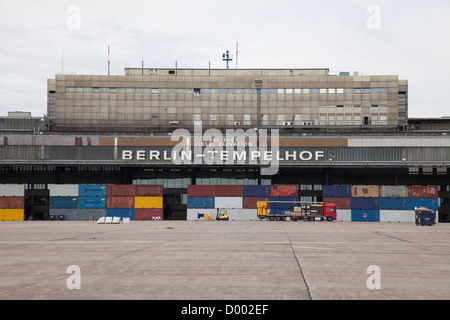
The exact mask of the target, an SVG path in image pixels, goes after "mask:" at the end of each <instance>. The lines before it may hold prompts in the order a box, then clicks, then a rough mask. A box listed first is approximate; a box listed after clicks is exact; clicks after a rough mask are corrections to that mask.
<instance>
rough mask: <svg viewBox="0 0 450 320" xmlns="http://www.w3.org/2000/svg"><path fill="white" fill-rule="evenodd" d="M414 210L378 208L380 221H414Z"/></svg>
mask: <svg viewBox="0 0 450 320" xmlns="http://www.w3.org/2000/svg"><path fill="white" fill-rule="evenodd" d="M414 221H415V212H414V210H380V222H414Z"/></svg>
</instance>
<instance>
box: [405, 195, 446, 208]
mask: <svg viewBox="0 0 450 320" xmlns="http://www.w3.org/2000/svg"><path fill="white" fill-rule="evenodd" d="M416 207H417V208H420V207H425V208H428V209H430V210H438V209H439V203H438V199H437V198H410V199H409V200H408V209H409V210H414V209H415V208H416Z"/></svg>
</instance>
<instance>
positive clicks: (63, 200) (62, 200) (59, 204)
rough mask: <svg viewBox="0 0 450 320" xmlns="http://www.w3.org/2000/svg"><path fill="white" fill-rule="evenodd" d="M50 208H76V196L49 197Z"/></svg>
mask: <svg viewBox="0 0 450 320" xmlns="http://www.w3.org/2000/svg"><path fill="white" fill-rule="evenodd" d="M50 208H78V197H50Z"/></svg>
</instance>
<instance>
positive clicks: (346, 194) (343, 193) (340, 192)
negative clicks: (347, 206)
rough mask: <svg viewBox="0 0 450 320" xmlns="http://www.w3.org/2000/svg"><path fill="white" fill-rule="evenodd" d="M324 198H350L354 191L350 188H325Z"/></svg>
mask: <svg viewBox="0 0 450 320" xmlns="http://www.w3.org/2000/svg"><path fill="white" fill-rule="evenodd" d="M322 189H323V190H322V191H323V197H324V198H332V197H334V198H350V197H351V196H352V189H351V187H350V186H340V185H339V186H323V187H322Z"/></svg>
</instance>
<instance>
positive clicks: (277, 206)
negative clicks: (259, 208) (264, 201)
mask: <svg viewBox="0 0 450 320" xmlns="http://www.w3.org/2000/svg"><path fill="white" fill-rule="evenodd" d="M270 201H271V202H270V203H269V204H270V205H269V208H270V213H271V214H280V215H281V214H285V212H290V211H291V210H292V208H293V207H295V206H297V205H298V186H297V185H272V186H270Z"/></svg>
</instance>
